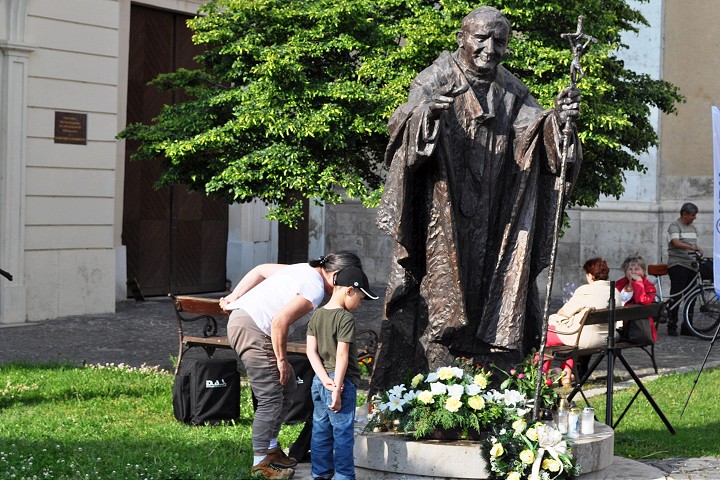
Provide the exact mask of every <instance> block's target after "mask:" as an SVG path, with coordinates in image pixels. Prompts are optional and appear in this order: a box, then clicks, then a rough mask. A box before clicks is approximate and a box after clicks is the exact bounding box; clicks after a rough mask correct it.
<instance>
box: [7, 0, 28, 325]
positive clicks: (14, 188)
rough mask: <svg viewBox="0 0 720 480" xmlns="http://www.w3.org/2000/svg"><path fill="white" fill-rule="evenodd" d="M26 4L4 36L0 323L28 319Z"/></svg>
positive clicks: (13, 11)
mask: <svg viewBox="0 0 720 480" xmlns="http://www.w3.org/2000/svg"><path fill="white" fill-rule="evenodd" d="M26 14H27V0H14V1H9V2H8V3H6V5H5V12H4V20H5V25H4V26H3V27H5V34H4V35H2V36H0V52H1V57H0V268H2V269H3V270H5V271H7V272H9V273H10V274H12V275H13V281H12V282H10V281H8V280H6V279H5V278H0V324H2V323H19V322H24V321H25V320H26V315H25V311H26V306H25V305H26V304H25V301H26V292H25V164H26V156H27V152H26V137H27V65H28V57H29V55H30V52H32V50H33V48H32V47H31V46H29V45H26V44H24V43H23V39H24V37H25V17H26Z"/></svg>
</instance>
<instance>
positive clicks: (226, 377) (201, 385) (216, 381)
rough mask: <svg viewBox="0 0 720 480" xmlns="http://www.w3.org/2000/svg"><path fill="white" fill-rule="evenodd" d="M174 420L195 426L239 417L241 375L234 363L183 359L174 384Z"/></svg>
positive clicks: (222, 360) (229, 361)
mask: <svg viewBox="0 0 720 480" xmlns="http://www.w3.org/2000/svg"><path fill="white" fill-rule="evenodd" d="M173 412H174V414H175V418H176V419H178V420H179V421H181V422H183V423H191V424H193V425H203V424H211V425H212V424H216V423H220V422H222V421H224V420H225V421H227V420H237V419H238V418H239V417H240V374H239V373H238V370H237V361H236V360H234V359H219V358H206V359H194V358H186V359H183V361H182V365H181V367H180V371H179V372H178V374H177V375H176V376H175V383H174V384H173Z"/></svg>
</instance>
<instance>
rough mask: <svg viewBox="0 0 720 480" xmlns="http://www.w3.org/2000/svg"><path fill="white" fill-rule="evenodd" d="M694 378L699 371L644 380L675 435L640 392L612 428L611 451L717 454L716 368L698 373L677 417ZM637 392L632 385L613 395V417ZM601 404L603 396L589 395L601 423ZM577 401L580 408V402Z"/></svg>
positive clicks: (719, 380)
mask: <svg viewBox="0 0 720 480" xmlns="http://www.w3.org/2000/svg"><path fill="white" fill-rule="evenodd" d="M696 378H697V372H693V373H688V374H682V375H680V374H677V375H665V376H662V377H660V378H659V379H657V380H655V381H652V382H643V384H644V385H645V387H646V388H647V389H648V391H649V392H650V394H651V395H652V397H653V398H654V399H655V402H656V403H657V404H658V406H659V407H660V409H661V410H662V411H663V413H664V414H665V416H666V417H667V419H668V420H669V421H670V423H671V424H672V426H673V427H674V428H675V430H676V431H677V434H676V435H672V434H671V433H670V432H669V431H668V429H667V428H666V427H665V424H664V423H663V422H662V420H661V419H660V417H659V416H658V415H657V414H656V413H655V410H653V408H652V406H651V405H650V403H649V402H648V401H647V400H646V399H645V396H644V395H643V394H642V393H640V396H639V397H638V398H637V400H635V403H634V404H633V405H632V407H630V410H629V411H628V413H626V414H625V417H623V419H622V420H621V421H620V424H619V425H618V427H617V429H616V430H615V454H616V455H619V456H622V457H627V458H633V459H657V458H670V457H703V456H720V401H718V393H719V392H720V369H706V370H704V371H703V372H702V374H701V375H700V378H699V379H698V380H697V385H696V387H695V391H694V392H693V394H692V397H691V398H690V402H689V403H688V406H687V408H686V409H685V413H684V414H683V416H682V418H681V417H680V412H681V411H682V408H683V405H685V401H686V400H687V398H688V395H689V393H690V390H691V388H692V386H693V383H694V382H695V379H696ZM637 390H638V389H637V387H632V388H629V389H627V390H623V391H620V392H616V393H615V395H614V397H613V419H614V420H615V421H617V419H618V418H619V416H620V414H621V413H622V411H623V410H624V409H625V406H626V405H627V404H628V402H629V401H630V400H631V398H632V396H633V395H634V394H635V392H636V391H637ZM577 398H579V396H578V397H576V399H577ZM605 402H606V397H605V395H602V396H598V397H592V398H590V403H591V404H592V406H593V407H595V413H596V418H597V419H598V420H599V421H601V422H604V420H605ZM579 404H580V405H579V406H584V402H582V401H579Z"/></svg>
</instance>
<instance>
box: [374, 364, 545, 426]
mask: <svg viewBox="0 0 720 480" xmlns="http://www.w3.org/2000/svg"><path fill="white" fill-rule="evenodd" d="M458 365H459V366H453V367H450V366H447V367H441V368H438V369H437V370H436V371H435V372H430V373H428V374H422V373H419V374H417V375H415V376H414V377H413V378H412V379H411V380H409V382H408V383H409V387H408V386H406V384H400V385H396V386H394V387H393V388H391V389H390V390H387V391H386V392H383V393H381V394H380V395H376V396H375V398H374V399H373V406H372V414H371V418H370V421H369V423H368V427H369V428H380V427H383V426H387V427H388V428H391V429H395V428H396V429H397V430H400V431H402V432H406V433H411V434H412V435H413V436H414V437H415V438H418V439H419V438H427V437H428V436H430V435H431V434H434V433H436V432H438V431H451V430H457V431H460V432H461V435H460V437H461V438H468V434H471V433H474V432H481V431H483V430H487V427H488V426H489V425H492V424H497V423H503V422H506V423H508V422H512V421H514V420H516V419H518V418H522V417H523V416H524V415H526V414H528V412H530V410H531V409H532V407H531V405H532V403H533V401H534V400H532V398H533V395H534V393H535V384H534V383H533V382H534V379H535V378H536V376H537V374H536V373H533V372H534V369H533V365H532V356H529V357H528V358H527V359H526V360H525V361H524V362H523V364H521V365H520V366H518V367H517V368H516V369H513V371H512V372H513V373H508V372H505V371H503V370H500V369H497V368H494V369H493V370H494V371H495V372H499V374H500V375H503V376H505V377H506V379H505V380H504V381H503V382H502V383H501V387H500V391H498V390H495V389H492V388H490V386H491V385H492V384H493V378H492V377H493V373H492V371H490V370H485V369H483V368H482V367H481V366H474V365H472V364H470V363H468V362H467V361H465V360H464V359H461V360H460V361H459V362H458ZM518 372H528V373H527V374H523V373H518ZM557 380H559V378H558V379H557ZM557 380H553V379H552V378H550V377H548V379H547V381H545V380H544V383H543V388H542V398H543V401H547V402H552V403H545V405H547V406H550V405H553V404H554V401H555V400H556V398H557V394H555V392H554V391H553V389H552V386H553V385H554V384H555V381H557ZM494 383H495V384H498V383H499V380H495V382H494Z"/></svg>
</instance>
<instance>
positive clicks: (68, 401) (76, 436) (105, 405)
mask: <svg viewBox="0 0 720 480" xmlns="http://www.w3.org/2000/svg"><path fill="white" fill-rule="evenodd" d="M695 378H696V373H692V374H685V375H670V376H664V377H661V378H660V379H658V380H656V381H653V382H647V383H646V386H647V388H648V389H649V390H650V392H651V393H652V395H653V397H654V398H655V400H656V402H657V403H658V404H659V405H660V407H661V408H662V409H663V411H664V412H665V414H666V415H667V417H668V418H669V420H670V422H671V423H672V424H673V426H674V427H675V428H676V430H677V431H678V434H677V435H671V434H670V433H669V432H668V431H667V429H666V428H665V425H664V424H663V423H662V421H661V420H660V419H659V418H658V417H657V416H656V414H655V412H654V410H653V409H652V407H651V406H650V405H649V403H648V402H647V401H646V400H645V399H644V397H642V395H641V396H640V397H639V398H638V399H637V401H636V402H635V404H634V405H633V407H632V408H631V409H630V411H629V412H628V414H627V415H626V416H625V418H624V419H623V420H622V422H621V423H620V425H619V427H618V429H617V431H616V441H615V453H616V454H617V455H620V456H624V457H629V458H635V459H642V458H668V457H700V456H707V455H713V456H717V455H720V433H719V432H720V428H719V427H720V425H718V424H719V423H720V402H718V400H717V392H718V391H719V390H720V370H717V369H715V370H706V371H705V372H703V374H702V375H701V377H700V380H699V381H698V384H697V387H696V389H695V393H694V394H693V396H692V398H691V400H690V404H689V406H688V408H687V410H686V412H685V414H684V416H683V418H682V419H681V418H680V411H681V410H682V407H683V404H684V403H685V399H686V398H687V395H688V393H689V392H690V388H691V387H692V384H693V382H694V380H695ZM172 382H173V376H172V375H171V374H168V373H166V372H161V371H156V370H154V369H131V368H126V367H106V368H98V367H85V368H77V367H71V366H59V365H27V364H8V365H0V478H1V479H3V480H4V479H17V480H21V479H53V480H63V479H73V480H76V479H88V480H95V479H102V480H105V479H123V480H124V479H143V480H144V479H147V480H181V479H182V480H186V479H187V480H189V479H202V480H205V479H218V480H223V479H233V480H238V479H242V478H247V474H248V471H249V468H250V464H251V459H252V451H251V450H252V448H251V441H250V431H251V422H252V406H251V403H250V390H249V388H247V387H245V386H243V389H242V398H241V418H240V421H239V422H238V423H236V424H233V425H223V426H215V427H193V426H187V425H183V424H181V423H179V422H177V421H176V420H175V418H174V417H173V413H172V395H171V391H172ZM634 391H635V389H631V390H630V391H628V392H619V393H616V395H615V408H614V416H615V418H617V417H618V416H619V415H620V412H621V411H622V409H623V408H624V406H625V404H626V403H627V402H628V401H629V400H630V398H631V396H632V394H633V393H634ZM590 401H591V403H592V405H593V406H594V407H595V408H596V413H597V417H598V418H599V419H601V420H602V419H604V418H605V413H604V406H605V398H604V397H593V398H591V399H590ZM300 428H301V425H296V426H285V427H283V431H282V432H281V437H280V441H281V443H282V444H283V445H284V446H288V445H289V444H290V443H291V442H292V441H293V440H294V439H295V438H296V437H297V434H298V433H299V431H300Z"/></svg>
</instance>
